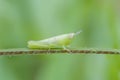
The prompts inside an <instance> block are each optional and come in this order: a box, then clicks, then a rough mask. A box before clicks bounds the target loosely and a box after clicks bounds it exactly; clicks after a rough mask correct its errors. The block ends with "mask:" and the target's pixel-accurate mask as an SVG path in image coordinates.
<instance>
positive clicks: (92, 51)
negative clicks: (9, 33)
mask: <svg viewBox="0 0 120 80" xmlns="http://www.w3.org/2000/svg"><path fill="white" fill-rule="evenodd" d="M55 53H56V54H57V53H68V54H120V50H95V49H82V50H57V49H56V50H52V49H51V50H44V49H43V50H40V49H33V50H31V49H4V50H0V55H20V54H55Z"/></svg>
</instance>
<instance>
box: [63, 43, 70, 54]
mask: <svg viewBox="0 0 120 80" xmlns="http://www.w3.org/2000/svg"><path fill="white" fill-rule="evenodd" d="M63 49H64V50H66V51H68V52H69V53H72V52H71V51H70V49H68V48H67V47H65V46H64V45H63Z"/></svg>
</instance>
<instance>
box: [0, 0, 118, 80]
mask: <svg viewBox="0 0 120 80" xmlns="http://www.w3.org/2000/svg"><path fill="white" fill-rule="evenodd" d="M119 3H120V1H119V0H0V49H7V48H25V47H27V41H28V40H40V39H44V38H48V37H51V36H56V35H59V34H65V33H70V32H76V31H79V30H82V31H83V32H82V33H81V34H80V35H79V36H77V37H76V38H75V39H74V40H73V42H72V44H71V47H73V48H78V49H81V48H95V49H119V48H120V35H119V34H120V31H119V30H120V5H119ZM0 80H120V55H100V54H99V55H97V54H87V55H86V54H51V55H50V54H47V55H20V56H0Z"/></svg>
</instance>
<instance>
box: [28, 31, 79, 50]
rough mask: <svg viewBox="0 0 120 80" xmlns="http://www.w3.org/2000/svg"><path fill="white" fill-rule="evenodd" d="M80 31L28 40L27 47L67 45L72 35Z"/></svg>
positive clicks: (50, 47) (54, 47) (59, 46)
mask: <svg viewBox="0 0 120 80" xmlns="http://www.w3.org/2000/svg"><path fill="white" fill-rule="evenodd" d="M80 32H81V31H79V32H76V33H68V34H63V35H59V36H55V37H51V38H48V39H44V40H39V41H28V48H31V49H56V48H64V49H66V47H68V46H69V45H70V43H71V41H72V39H73V37H74V36H76V35H78V34H80Z"/></svg>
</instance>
